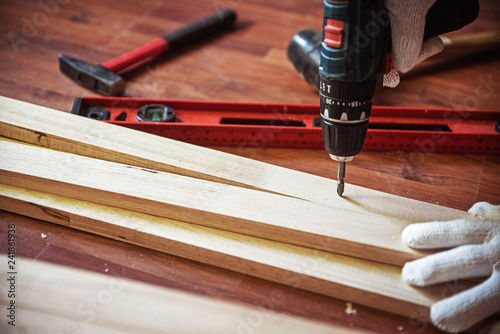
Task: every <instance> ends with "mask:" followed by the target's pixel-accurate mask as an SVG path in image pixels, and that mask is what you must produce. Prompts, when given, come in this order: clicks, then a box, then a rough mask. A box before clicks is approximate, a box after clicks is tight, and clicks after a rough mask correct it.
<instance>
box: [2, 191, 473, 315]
mask: <svg viewBox="0 0 500 334" xmlns="http://www.w3.org/2000/svg"><path fill="white" fill-rule="evenodd" d="M0 209H1V210H8V211H11V212H14V213H19V214H22V215H26V216H29V217H33V218H36V219H41V220H45V221H48V222H52V223H55V224H58V225H62V226H67V227H71V228H74V229H78V230H82V231H86V232H90V233H94V234H98V235H101V236H105V237H109V238H112V239H116V240H120V241H123V242H127V243H131V244H134V245H139V246H142V247H146V248H150V249H153V250H157V251H161V252H166V253H169V254H173V255H177V256H180V257H184V258H188V259H191V260H195V261H200V262H203V263H207V264H210V265H214V266H218V267H221V268H225V269H229V270H232V271H236V272H240V273H244V274H248V275H252V276H256V277H260V278H263V279H267V280H271V281H274V282H278V283H282V284H286V285H289V286H293V287H296V288H300V289H304V290H308V291H312V292H316V293H320V294H323V295H327V296H330V297H335V298H339V299H342V300H346V301H349V302H352V303H356V304H361V305H366V306H369V307H374V308H377V309H379V310H384V311H388V312H391V313H395V314H399V315H403V316H407V317H410V318H411V319H413V320H414V319H420V320H422V319H425V320H427V317H428V312H429V307H430V305H431V304H432V303H433V302H435V301H437V300H439V299H440V298H441V297H442V296H443V295H446V294H447V293H450V287H447V286H445V285H435V286H432V287H427V288H414V287H411V286H409V285H407V284H405V283H404V282H403V281H402V280H401V277H400V270H401V269H400V268H398V267H395V266H390V265H384V264H381V263H374V262H370V261H365V260H361V259H356V258H351V257H346V256H342V255H337V254H332V253H327V252H322V251H318V250H313V249H309V248H304V247H298V246H292V245H288V244H283V243H279V242H272V241H269V240H264V239H260V238H254V237H250V236H244V235H241V234H236V233H231V232H224V231H221V230H215V229H211V228H206V227H202V226H197V225H193V224H185V223H181V222H177V221H174V220H171V219H165V218H160V217H155V216H151V215H144V214H140V213H137V212H132V211H128V210H122V209H117V208H112V207H108V206H103V205H98V204H93V203H89V202H84V201H78V200H74V199H69V198H64V197H61V196H56V195H51V194H47V193H42V192H36V191H29V190H26V189H21V188H16V187H10V186H4V185H1V186H0ZM469 286H470V285H467V284H466V283H464V285H462V284H460V287H463V288H467V287H469ZM455 288H456V286H455V285H454V286H453V289H455ZM452 292H453V293H454V292H457V291H454V290H453V291H452Z"/></svg>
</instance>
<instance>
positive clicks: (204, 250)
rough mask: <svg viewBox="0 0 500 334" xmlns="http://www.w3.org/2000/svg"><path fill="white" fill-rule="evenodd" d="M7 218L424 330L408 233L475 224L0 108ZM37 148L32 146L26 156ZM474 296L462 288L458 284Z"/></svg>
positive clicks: (182, 146)
mask: <svg viewBox="0 0 500 334" xmlns="http://www.w3.org/2000/svg"><path fill="white" fill-rule="evenodd" d="M0 136H2V137H3V140H1V141H0V152H1V159H0V209H1V210H6V211H10V212H14V213H18V214H22V215H26V216H30V217H33V218H37V219H42V220H45V221H48V222H51V223H55V224H60V225H64V226H68V227H71V228H75V229H79V230H83V231H87V232H90V233H95V234H98V235H102V236H106V237H109V238H113V239H117V240H121V241H123V242H127V243H131V244H135V245H140V246H143V247H147V248H151V249H154V250H158V251H162V252H166V253H170V254H174V255H177V256H181V257H185V258H188V259H192V260H196V261H200V262H203V263H207V264H211V265H215V266H218V267H222V268H226V269H230V270H233V271H237V272H241V273H244V274H249V275H253V276H257V277H260V278H264V279H268V280H271V281H275V282H279V283H283V284H288V285H292V286H294V287H297V288H301V289H305V290H309V291H313V292H317V293H321V294H324V295H327V296H332V297H335V298H339V299H343V300H346V301H349V302H353V303H358V304H362V305H366V306H370V307H374V308H377V309H380V310H384V311H389V312H392V313H395V314H399V315H403V316H408V317H414V318H419V319H423V320H427V317H428V312H429V307H430V305H431V304H432V303H433V302H435V301H437V300H439V299H440V298H441V297H442V296H443V295H447V293H446V291H447V290H448V288H447V287H446V286H445V285H436V286H432V287H428V288H414V287H410V286H408V285H406V284H405V283H404V282H403V281H402V280H401V278H400V271H401V266H402V265H403V264H404V263H405V262H406V261H409V260H413V259H416V258H419V257H421V256H424V255H426V254H427V253H425V252H419V251H415V250H413V249H410V248H408V247H406V246H405V245H404V244H403V243H402V242H401V240H400V234H401V231H402V229H403V228H404V227H405V226H407V225H408V224H410V223H414V222H421V221H430V220H449V219H456V218H462V217H466V216H467V213H466V212H463V211H459V210H454V209H449V208H445V207H441V206H437V205H432V204H428V203H423V202H419V201H415V200H411V199H407V198H402V197H398V196H394V195H390V194H386V193H381V192H377V191H373V190H370V189H366V188H362V187H356V186H353V185H349V186H348V188H347V189H346V197H344V198H340V197H338V196H337V195H336V193H335V188H336V182H335V181H333V180H329V179H325V178H321V177H317V176H314V175H309V174H305V173H301V172H297V171H294V170H290V169H286V168H281V167H277V166H273V165H270V164H266V163H262V162H258V161H254V160H251V159H246V158H242V157H239V156H234V155H230V154H226V153H223V152H219V151H215V150H210V149H207V148H203V147H198V146H194V145H190V144H186V143H181V142H177V141H173V140H169V139H166V138H161V137H157V136H153V135H149V134H146V133H142V132H137V131H134V130H130V129H126V128H122V127H118V126H114V125H110V124H106V123H104V122H98V121H95V120H91V119H87V118H83V117H79V116H75V115H71V114H68V113H65V112H61V111H56V110H52V109H49V108H44V107H40V106H35V105H31V104H28V103H24V102H20V101H16V100H12V99H8V98H1V99H0ZM27 144H30V145H27ZM462 287H464V288H465V287H467V285H466V284H465V285H462Z"/></svg>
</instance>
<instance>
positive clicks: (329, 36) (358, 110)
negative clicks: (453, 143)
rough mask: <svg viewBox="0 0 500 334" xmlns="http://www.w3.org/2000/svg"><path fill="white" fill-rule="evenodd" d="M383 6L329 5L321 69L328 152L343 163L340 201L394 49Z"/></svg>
mask: <svg viewBox="0 0 500 334" xmlns="http://www.w3.org/2000/svg"><path fill="white" fill-rule="evenodd" d="M384 2H385V1H384V0H324V19H323V37H322V42H321V56H320V66H319V91H320V113H321V128H322V132H323V142H324V146H325V149H326V151H327V152H328V153H329V154H330V157H331V158H332V159H333V160H336V161H338V163H339V165H338V182H337V193H338V195H339V196H342V194H343V192H344V177H345V166H346V162H348V161H351V160H352V159H353V158H354V157H355V156H356V154H358V153H359V152H360V151H361V149H362V148H363V143H364V141H365V137H366V133H367V130H368V121H369V117H370V112H371V108H372V98H373V92H374V90H375V87H376V86H377V77H378V74H379V73H380V72H381V71H382V63H383V60H384V59H385V57H386V54H387V53H386V51H387V50H390V41H388V39H389V38H390V28H389V17H388V14H387V11H386V9H385V6H384ZM388 36H389V37H388Z"/></svg>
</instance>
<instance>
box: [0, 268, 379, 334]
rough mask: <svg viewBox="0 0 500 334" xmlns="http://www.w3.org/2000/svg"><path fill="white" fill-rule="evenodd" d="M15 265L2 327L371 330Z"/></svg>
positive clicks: (190, 332)
mask: <svg viewBox="0 0 500 334" xmlns="http://www.w3.org/2000/svg"><path fill="white" fill-rule="evenodd" d="M4 262H5V261H4ZM18 263H19V267H20V268H22V273H19V276H18V280H17V282H16V284H17V286H16V288H17V291H19V294H18V295H17V297H16V299H15V301H16V322H15V324H16V326H15V327H13V326H10V325H9V324H8V321H9V320H10V319H9V318H5V317H4V319H2V321H1V322H0V330H1V332H2V333H9V334H15V333H172V334H178V333H184V334H199V333H207V334H223V333H255V334H258V333H261V334H264V333H268V334H271V333H273V334H274V333H278V334H284V333H297V334H298V333H344V334H346V333H354V334H356V333H359V334H362V333H366V334H367V333H372V332H370V331H366V330H361V329H351V328H345V327H341V326H335V325H333V326H331V325H330V326H326V325H324V324H320V323H316V322H312V321H308V320H304V319H300V318H292V317H290V316H286V315H284V314H279V313H275V312H272V311H271V310H266V309H264V308H257V307H250V306H246V305H242V304H236V303H231V302H228V301H223V300H215V299H213V298H207V297H202V296H198V295H194V294H189V293H185V292H181V291H176V290H172V289H166V288H162V287H157V286H153V285H147V284H144V283H139V282H136V281H131V280H127V279H123V278H120V277H113V276H109V275H104V274H97V273H93V272H87V271H82V270H77V269H72V268H68V267H63V266H59V265H54V264H49V263H44V262H36V261H32V260H27V259H23V258H20V259H18ZM2 267H3V266H2ZM4 272H5V271H4ZM6 286H7V285H6V284H2V285H0V292H1V293H0V305H1V306H2V309H3V310H5V309H6V307H7V303H9V302H10V300H8V299H7V291H6ZM75 287H77V288H75ZM5 313H6V312H4V314H5Z"/></svg>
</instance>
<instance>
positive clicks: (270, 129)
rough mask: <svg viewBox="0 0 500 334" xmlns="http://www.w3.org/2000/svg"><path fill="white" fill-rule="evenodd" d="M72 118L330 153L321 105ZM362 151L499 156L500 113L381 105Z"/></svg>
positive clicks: (141, 103)
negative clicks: (323, 133) (325, 146)
mask: <svg viewBox="0 0 500 334" xmlns="http://www.w3.org/2000/svg"><path fill="white" fill-rule="evenodd" d="M72 113H73V114H76V115H81V116H85V117H90V118H94V119H96V120H101V121H105V122H108V123H112V124H118V125H121V126H125V127H127V128H131V129H136V130H139V131H145V132H148V133H152V134H155V135H159V136H163V137H168V138H171V139H175V140H180V141H184V142H189V143H192V144H198V145H204V146H261V147H288V148H323V141H322V136H321V127H320V125H319V124H320V123H319V106H318V105H299V104H263V103H238V102H207V101H182V100H164V99H154V100H152V99H139V98H115V97H83V98H76V99H75V102H74V105H73V109H72ZM363 150H371V151H420V152H426V153H433V152H448V153H485V154H500V111H488V110H455V109H430V108H399V107H380V106H375V107H373V110H372V116H371V118H370V128H369V130H368V134H367V137H366V139H365V143H364V147H363Z"/></svg>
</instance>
